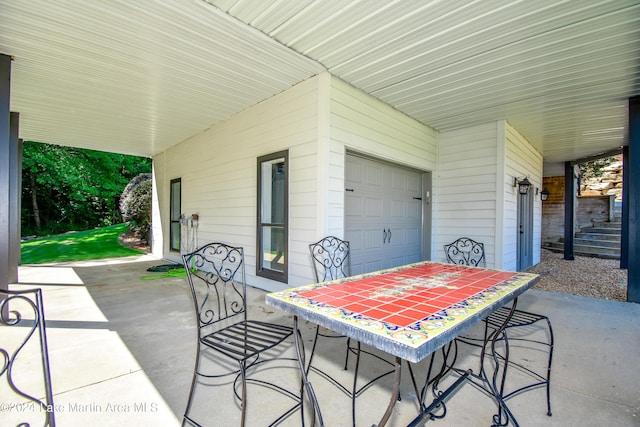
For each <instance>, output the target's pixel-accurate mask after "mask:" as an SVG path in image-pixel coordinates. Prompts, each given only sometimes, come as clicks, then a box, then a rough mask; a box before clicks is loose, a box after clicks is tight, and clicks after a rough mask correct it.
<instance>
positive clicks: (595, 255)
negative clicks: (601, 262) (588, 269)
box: [543, 245, 620, 259]
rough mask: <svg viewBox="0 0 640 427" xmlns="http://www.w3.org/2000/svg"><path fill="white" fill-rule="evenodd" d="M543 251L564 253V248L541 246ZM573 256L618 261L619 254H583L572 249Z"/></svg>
mask: <svg viewBox="0 0 640 427" xmlns="http://www.w3.org/2000/svg"><path fill="white" fill-rule="evenodd" d="M543 248H544V249H547V250H550V251H552V252H564V246H563V247H562V248H558V247H556V246H546V245H545V246H543ZM573 254H574V255H578V256H586V257H593V258H603V259H620V254H610V253H599V252H591V251H589V252H584V251H580V250H577V249H575V248H574V249H573Z"/></svg>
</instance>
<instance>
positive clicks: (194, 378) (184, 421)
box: [182, 341, 200, 426]
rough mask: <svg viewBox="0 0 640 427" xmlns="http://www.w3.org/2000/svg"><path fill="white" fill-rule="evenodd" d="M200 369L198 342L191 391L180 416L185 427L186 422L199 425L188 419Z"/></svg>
mask: <svg viewBox="0 0 640 427" xmlns="http://www.w3.org/2000/svg"><path fill="white" fill-rule="evenodd" d="M199 369H200V342H199V341H198V345H197V348H196V363H195V366H194V368H193V379H192V380H191V389H190V390H189V399H188V400H187V407H186V408H185V410H184V415H183V416H182V425H183V426H185V425H186V424H185V423H186V422H189V424H190V425H199V424H198V423H196V422H195V421H194V420H192V419H191V418H189V412H190V410H191V404H192V403H193V395H194V392H195V389H196V381H197V379H198V375H199V374H198V370H199Z"/></svg>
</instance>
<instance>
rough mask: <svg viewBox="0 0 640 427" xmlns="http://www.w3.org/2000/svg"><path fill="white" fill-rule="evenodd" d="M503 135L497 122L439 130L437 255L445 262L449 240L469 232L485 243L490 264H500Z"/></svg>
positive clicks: (435, 187) (436, 188)
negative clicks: (498, 189)
mask: <svg viewBox="0 0 640 427" xmlns="http://www.w3.org/2000/svg"><path fill="white" fill-rule="evenodd" d="M498 135H499V132H498V123H496V122H492V123H487V124H483V125H478V126H472V127H468V128H464V129H458V130H454V131H449V132H441V133H440V134H439V136H438V169H437V173H436V179H435V182H434V190H433V192H434V218H433V224H434V225H433V230H434V233H433V250H432V259H433V260H435V261H445V256H444V250H443V248H442V246H443V245H444V244H446V243H450V242H452V241H454V240H455V239H457V238H459V237H469V238H471V239H474V240H477V241H479V242H482V243H484V246H485V252H486V258H487V265H488V266H489V267H493V266H494V264H495V252H496V241H495V236H496V229H497V226H496V212H497V209H499V208H500V207H499V206H498V198H497V196H496V187H497V182H498V178H497V170H498V153H499V149H498V148H499V145H500V141H499V140H498Z"/></svg>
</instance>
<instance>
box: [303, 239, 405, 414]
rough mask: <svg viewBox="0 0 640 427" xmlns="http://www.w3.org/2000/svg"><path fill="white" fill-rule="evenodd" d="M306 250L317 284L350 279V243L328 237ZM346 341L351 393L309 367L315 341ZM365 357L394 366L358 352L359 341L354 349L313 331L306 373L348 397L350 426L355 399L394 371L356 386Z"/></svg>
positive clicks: (322, 331) (326, 332) (329, 334)
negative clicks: (319, 377)
mask: <svg viewBox="0 0 640 427" xmlns="http://www.w3.org/2000/svg"><path fill="white" fill-rule="evenodd" d="M309 251H310V252H311V258H312V260H313V271H314V273H315V277H316V281H317V282H326V281H329V280H335V279H341V278H345V277H349V276H351V251H350V247H349V242H348V241H345V240H341V239H339V238H337V237H334V236H328V237H325V238H323V239H321V240H319V241H318V242H316V243H311V244H310V245H309ZM320 337H323V338H346V339H347V345H346V355H345V360H344V369H345V370H347V368H348V364H349V353H354V354H355V355H356V362H355V368H354V374H353V375H354V376H353V385H352V387H351V390H349V389H348V388H347V387H345V386H344V385H342V384H340V383H339V382H338V381H337V380H335V379H334V378H332V377H331V376H330V375H328V374H327V373H325V372H322V371H320V370H317V369H314V368H313V367H312V365H311V362H312V360H313V355H314V354H315V351H316V346H317V344H318V338H320ZM361 354H366V355H368V356H371V357H374V358H376V359H379V360H381V361H382V362H384V363H386V364H388V365H389V366H391V367H393V366H394V365H393V363H391V362H389V361H388V360H385V359H383V358H382V357H380V356H378V355H377V354H373V353H371V352H368V351H365V350H362V349H361V345H360V342H357V343H356V345H355V347H354V346H352V343H351V339H350V338H348V337H345V336H343V335H338V334H334V333H332V332H331V331H329V330H326V329H324V328H321V327H320V326H318V327H317V328H316V334H315V338H314V340H313V346H312V348H311V354H310V356H309V363H308V365H307V372H308V370H309V369H313V370H314V371H316V372H317V373H319V374H320V375H322V376H323V377H325V378H326V379H328V380H329V381H331V382H333V383H334V384H335V385H336V386H337V387H338V388H339V389H340V390H342V392H343V393H345V394H346V395H348V396H349V397H350V398H351V416H352V422H353V425H354V426H355V425H356V412H355V409H356V408H355V404H356V398H357V397H358V396H360V394H362V392H364V391H365V390H366V389H367V388H369V387H370V386H371V385H372V384H373V383H374V382H375V381H377V380H379V379H380V378H383V377H385V376H387V375H390V374H392V373H393V372H394V370H393V369H391V370H389V371H388V372H384V373H382V374H380V375H378V376H377V377H375V378H373V379H371V380H370V381H368V382H367V383H366V384H364V385H362V386H360V387H358V384H357V379H358V367H359V362H360V355H361Z"/></svg>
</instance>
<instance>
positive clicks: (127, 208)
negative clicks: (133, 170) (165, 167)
mask: <svg viewBox="0 0 640 427" xmlns="http://www.w3.org/2000/svg"><path fill="white" fill-rule="evenodd" d="M152 190H153V188H152V182H151V174H150V173H141V174H140V175H137V176H135V177H134V178H133V179H132V180H131V181H129V184H127V186H126V187H125V189H124V191H123V192H122V195H121V196H120V213H121V214H122V219H123V220H124V222H125V223H126V224H127V225H128V226H129V229H130V230H132V231H134V232H135V233H136V235H137V236H138V237H140V239H141V240H143V241H144V242H149V233H150V227H151V195H152Z"/></svg>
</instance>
